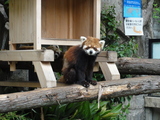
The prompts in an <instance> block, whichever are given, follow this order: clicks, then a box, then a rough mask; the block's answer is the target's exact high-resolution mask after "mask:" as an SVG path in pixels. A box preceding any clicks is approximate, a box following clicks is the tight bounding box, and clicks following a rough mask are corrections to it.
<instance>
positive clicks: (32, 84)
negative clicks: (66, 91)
mask: <svg viewBox="0 0 160 120" xmlns="http://www.w3.org/2000/svg"><path fill="white" fill-rule="evenodd" d="M0 86H8V87H33V88H41V85H40V83H39V82H33V81H32V82H29V81H0ZM62 86H67V84H65V83H57V87H62Z"/></svg>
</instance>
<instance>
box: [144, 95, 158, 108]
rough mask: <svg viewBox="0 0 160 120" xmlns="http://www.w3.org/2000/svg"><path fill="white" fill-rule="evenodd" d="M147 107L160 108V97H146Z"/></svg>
mask: <svg viewBox="0 0 160 120" xmlns="http://www.w3.org/2000/svg"><path fill="white" fill-rule="evenodd" d="M144 101H145V102H144V103H145V105H144V106H145V107H152V108H160V97H145V98H144Z"/></svg>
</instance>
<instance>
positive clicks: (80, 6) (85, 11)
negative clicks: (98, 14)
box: [73, 0, 96, 39]
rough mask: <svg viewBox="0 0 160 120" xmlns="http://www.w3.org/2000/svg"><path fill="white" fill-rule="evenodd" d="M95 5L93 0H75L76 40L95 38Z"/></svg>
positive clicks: (74, 27) (74, 34)
mask: <svg viewBox="0 0 160 120" xmlns="http://www.w3.org/2000/svg"><path fill="white" fill-rule="evenodd" d="M93 4H94V3H93V0H73V38H74V39H78V38H79V37H80V36H94V35H93V25H94V23H93V14H94V13H93ZM94 37H96V36H94Z"/></svg>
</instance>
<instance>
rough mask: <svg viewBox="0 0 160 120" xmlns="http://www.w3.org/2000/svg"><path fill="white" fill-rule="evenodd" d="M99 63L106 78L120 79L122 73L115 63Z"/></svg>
mask: <svg viewBox="0 0 160 120" xmlns="http://www.w3.org/2000/svg"><path fill="white" fill-rule="evenodd" d="M99 65H100V67H101V70H102V73H103V75H104V77H105V79H106V80H117V79H120V73H119V71H118V69H117V66H116V64H115V63H107V62H99Z"/></svg>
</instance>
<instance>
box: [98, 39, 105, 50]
mask: <svg viewBox="0 0 160 120" xmlns="http://www.w3.org/2000/svg"><path fill="white" fill-rule="evenodd" d="M99 43H100V44H101V49H103V47H104V44H105V41H104V40H101V41H99Z"/></svg>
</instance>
